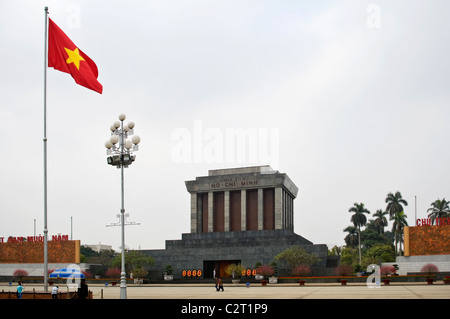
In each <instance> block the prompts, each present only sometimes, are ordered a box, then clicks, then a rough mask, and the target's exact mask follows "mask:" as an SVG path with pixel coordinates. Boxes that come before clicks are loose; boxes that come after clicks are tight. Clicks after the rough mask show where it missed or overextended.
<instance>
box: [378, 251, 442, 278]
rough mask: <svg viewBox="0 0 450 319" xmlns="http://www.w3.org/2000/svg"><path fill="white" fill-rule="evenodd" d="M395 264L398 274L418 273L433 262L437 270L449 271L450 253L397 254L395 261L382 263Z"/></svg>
mask: <svg viewBox="0 0 450 319" xmlns="http://www.w3.org/2000/svg"><path fill="white" fill-rule="evenodd" d="M394 264H397V265H398V267H399V270H398V271H397V273H398V274H399V275H407V274H408V273H418V272H420V270H421V269H422V267H423V266H425V265H426V264H434V265H435V266H437V267H438V269H439V272H450V255H428V256H409V257H405V256H398V257H397V258H396V262H390V263H383V264H382V265H383V266H384V265H394Z"/></svg>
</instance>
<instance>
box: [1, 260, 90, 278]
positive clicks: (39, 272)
mask: <svg viewBox="0 0 450 319" xmlns="http://www.w3.org/2000/svg"><path fill="white" fill-rule="evenodd" d="M68 265H71V264H70V263H57V264H55V263H49V264H48V269H52V270H56V269H59V268H66V267H67V266H68ZM77 265H79V266H80V270H81V271H84V270H86V269H87V268H88V267H89V266H88V264H85V263H81V264H77ZM17 269H23V270H25V271H27V272H28V276H30V277H33V276H36V277H40V276H43V274H44V264H0V276H12V275H13V274H14V271H16V270H17Z"/></svg>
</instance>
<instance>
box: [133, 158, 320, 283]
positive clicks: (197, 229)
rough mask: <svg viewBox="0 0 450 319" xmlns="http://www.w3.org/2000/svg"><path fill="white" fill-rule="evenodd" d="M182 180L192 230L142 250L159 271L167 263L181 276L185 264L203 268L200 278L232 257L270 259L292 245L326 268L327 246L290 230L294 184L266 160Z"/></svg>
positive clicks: (250, 263)
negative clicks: (158, 246)
mask: <svg viewBox="0 0 450 319" xmlns="http://www.w3.org/2000/svg"><path fill="white" fill-rule="evenodd" d="M185 183H186V188H187V191H188V192H189V194H190V197H191V232H190V233H189V234H182V238H181V240H167V241H166V248H165V249H162V250H143V251H142V252H144V253H145V254H147V255H150V256H152V257H153V258H154V259H155V266H154V267H153V268H154V269H155V270H157V272H159V273H160V274H162V272H163V270H164V268H165V267H166V266H167V265H170V266H171V267H172V268H173V275H174V278H180V277H182V272H183V270H197V271H198V270H201V272H202V277H203V278H213V275H214V274H217V275H220V276H224V275H225V274H224V271H225V268H226V266H228V265H229V264H231V263H241V264H242V265H243V266H245V267H247V268H253V267H255V265H256V264H257V263H261V264H269V263H271V262H272V261H273V260H274V257H275V256H276V255H278V254H279V253H280V252H282V251H283V250H285V249H287V248H290V247H293V246H302V247H303V248H304V249H305V250H306V251H308V252H310V253H313V254H314V255H316V256H317V257H319V258H320V262H318V263H317V264H315V265H314V268H315V272H316V273H322V272H323V270H325V268H326V266H327V254H328V249H327V246H326V245H323V244H319V245H317V244H313V243H312V242H310V241H309V240H307V239H305V238H303V237H302V236H300V235H297V234H295V233H294V226H293V225H294V199H295V198H296V197H297V193H298V188H297V186H296V185H295V184H294V183H293V182H292V181H291V179H290V178H289V177H288V176H287V175H286V174H284V173H280V172H278V171H275V170H273V169H272V168H271V167H270V166H255V167H242V168H235V169H218V170H210V171H209V174H208V176H200V177H196V179H195V180H191V181H186V182H185ZM321 270H322V271H321ZM279 271H281V272H282V271H283V269H279Z"/></svg>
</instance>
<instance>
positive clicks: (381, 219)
mask: <svg viewBox="0 0 450 319" xmlns="http://www.w3.org/2000/svg"><path fill="white" fill-rule="evenodd" d="M387 214H388V213H387V211H382V210H381V209H379V210H377V212H376V213H374V214H373V215H372V216H373V217H376V219H375V226H376V228H377V231H378V233H379V234H384V227H387V225H388V221H387V218H386V215H387Z"/></svg>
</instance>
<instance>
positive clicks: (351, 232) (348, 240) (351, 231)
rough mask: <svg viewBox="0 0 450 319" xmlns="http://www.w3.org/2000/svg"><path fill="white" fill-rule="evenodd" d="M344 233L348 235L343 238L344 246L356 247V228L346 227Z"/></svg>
mask: <svg viewBox="0 0 450 319" xmlns="http://www.w3.org/2000/svg"><path fill="white" fill-rule="evenodd" d="M344 231H345V232H347V233H348V235H347V236H345V238H344V241H345V244H346V245H347V246H348V247H356V246H358V230H357V229H356V227H355V226H348V227H347V228H345V229H344Z"/></svg>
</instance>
